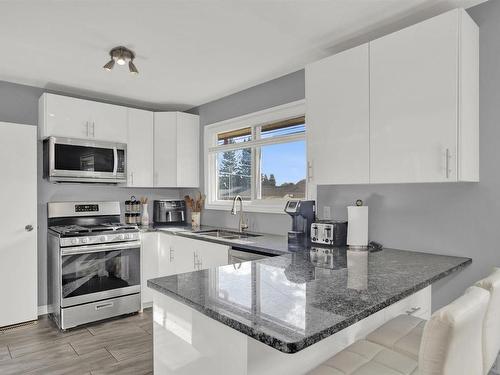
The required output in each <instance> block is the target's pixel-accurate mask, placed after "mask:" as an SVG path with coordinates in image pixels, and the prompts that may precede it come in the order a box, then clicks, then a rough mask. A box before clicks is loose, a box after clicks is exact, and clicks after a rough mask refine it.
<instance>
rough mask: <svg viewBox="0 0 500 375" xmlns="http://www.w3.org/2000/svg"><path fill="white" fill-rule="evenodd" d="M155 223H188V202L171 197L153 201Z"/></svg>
mask: <svg viewBox="0 0 500 375" xmlns="http://www.w3.org/2000/svg"><path fill="white" fill-rule="evenodd" d="M153 225H154V226H155V227H161V226H169V225H186V202H184V201H183V200H171V199H162V200H155V201H153Z"/></svg>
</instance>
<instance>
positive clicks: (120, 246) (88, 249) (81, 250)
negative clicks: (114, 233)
mask: <svg viewBox="0 0 500 375" xmlns="http://www.w3.org/2000/svg"><path fill="white" fill-rule="evenodd" d="M135 248H137V249H140V248H141V241H130V242H121V243H114V244H105V245H87V246H75V247H64V248H62V249H61V256H65V255H78V254H90V253H100V252H103V251H113V250H126V249H135Z"/></svg>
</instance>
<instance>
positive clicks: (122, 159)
mask: <svg viewBox="0 0 500 375" xmlns="http://www.w3.org/2000/svg"><path fill="white" fill-rule="evenodd" d="M45 142H46V144H47V145H46V151H45V152H46V153H48V155H47V156H48V157H47V158H46V160H47V162H48V165H47V169H48V177H49V179H50V180H51V181H69V182H71V181H75V182H111V183H119V182H125V181H126V176H127V171H126V152H127V145H125V144H121V143H113V142H103V141H92V140H85V139H72V138H59V137H50V138H49V139H47V140H46V141H45Z"/></svg>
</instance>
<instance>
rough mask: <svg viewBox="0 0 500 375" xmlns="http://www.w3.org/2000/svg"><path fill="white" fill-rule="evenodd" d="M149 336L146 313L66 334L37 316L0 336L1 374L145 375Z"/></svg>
mask: <svg viewBox="0 0 500 375" xmlns="http://www.w3.org/2000/svg"><path fill="white" fill-rule="evenodd" d="M152 334H153V322H152V311H151V309H146V310H144V312H143V313H141V314H137V315H132V316H128V317H125V318H120V319H114V320H111V321H106V322H103V323H96V324H92V325H88V326H85V327H82V328H77V329H73V330H69V331H67V332H60V331H59V330H58V329H57V327H56V326H55V324H54V323H53V322H52V321H51V320H49V319H48V318H46V317H42V318H41V319H40V320H39V321H38V323H37V324H35V325H30V326H24V327H18V328H14V329H10V330H6V331H0V374H2V375H11V374H26V375H28V374H29V375H34V374H43V375H62V374H72V375H105V374H119V375H149V374H152V373H153V353H152V350H153V336H152Z"/></svg>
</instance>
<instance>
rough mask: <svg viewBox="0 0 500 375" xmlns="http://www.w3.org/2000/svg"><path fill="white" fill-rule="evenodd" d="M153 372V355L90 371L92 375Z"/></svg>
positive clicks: (132, 358) (134, 374)
mask: <svg viewBox="0 0 500 375" xmlns="http://www.w3.org/2000/svg"><path fill="white" fill-rule="evenodd" d="M152 372H153V353H152V352H147V353H143V354H141V355H139V356H135V357H129V358H128V359H126V360H124V361H119V362H117V363H115V364H113V365H108V366H104V367H102V368H99V369H96V370H92V375H146V374H151V373H152Z"/></svg>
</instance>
